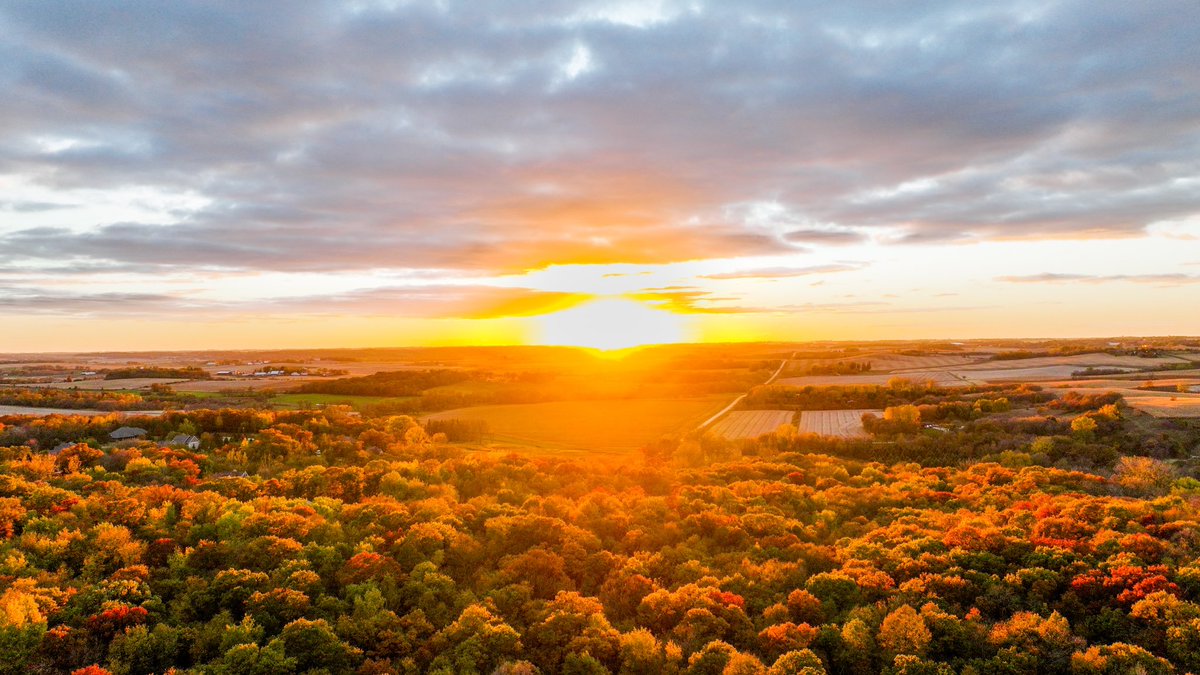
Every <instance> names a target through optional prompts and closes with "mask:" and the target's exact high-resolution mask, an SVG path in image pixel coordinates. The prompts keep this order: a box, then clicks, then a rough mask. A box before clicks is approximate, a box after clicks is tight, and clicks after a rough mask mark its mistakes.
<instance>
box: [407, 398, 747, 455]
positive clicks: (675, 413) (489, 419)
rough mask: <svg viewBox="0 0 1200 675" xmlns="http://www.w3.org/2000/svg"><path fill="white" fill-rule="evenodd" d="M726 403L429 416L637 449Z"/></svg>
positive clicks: (545, 406)
mask: <svg viewBox="0 0 1200 675" xmlns="http://www.w3.org/2000/svg"><path fill="white" fill-rule="evenodd" d="M725 403H726V398H725V397H722V396H710V397H704V398H694V399H641V400H617V401H554V402H550V403H519V404H510V405H485V406H473V407H469V408H458V409H455V410H446V411H443V412H439V413H434V414H432V415H429V416H427V417H425V418H424V419H426V420H446V419H460V420H478V421H482V422H485V423H487V425H488V434H489V436H491V437H492V438H493V439H494V440H497V441H509V442H520V443H526V444H533V445H534V446H540V447H546V446H550V447H555V448H563V449H568V450H595V451H601V452H605V451H606V452H615V451H629V450H636V449H638V448H640V447H642V446H643V445H645V444H646V443H648V442H651V441H655V440H658V439H659V438H661V437H662V436H663V435H664V434H672V433H677V432H682V431H685V430H688V429H690V428H692V427H694V426H696V425H697V424H699V423H700V422H702V421H703V420H704V419H705V418H707V417H708V416H709V415H712V414H713V413H715V412H716V411H717V410H720V408H721V407H722V406H723V405H724V404H725Z"/></svg>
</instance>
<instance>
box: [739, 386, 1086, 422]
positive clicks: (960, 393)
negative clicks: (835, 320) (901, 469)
mask: <svg viewBox="0 0 1200 675" xmlns="http://www.w3.org/2000/svg"><path fill="white" fill-rule="evenodd" d="M981 394H988V395H997V394H1002V395H1003V396H1004V397H1005V398H1006V399H1007V400H1009V401H1010V402H1013V403H1026V404H1042V403H1047V402H1050V401H1053V400H1055V397H1054V395H1053V394H1050V393H1047V392H1044V391H1042V390H1041V388H1040V387H1037V386H1030V385H1019V386H1015V387H1014V386H1011V385H1010V386H1005V385H980V386H974V387H955V388H945V387H938V386H936V385H932V384H929V383H920V382H912V381H909V380H901V379H899V378H895V379H894V380H893V382H892V383H890V384H889V385H888V386H881V385H849V386H836V387H827V386H821V387H814V386H808V387H787V386H779V385H764V386H761V387H755V388H754V389H753V390H751V391H750V393H749V394H748V395H747V396H746V398H745V400H744V401H743V402H742V407H745V408H750V409H754V408H764V407H771V408H793V409H797V410H854V409H858V408H887V407H890V406H898V405H905V404H909V403H911V404H915V405H921V406H924V405H938V404H946V403H953V402H960V401H965V402H969V403H970V404H971V405H973V404H974V402H975V401H976V400H978V399H979V398H980V395H981ZM1106 402H1109V401H1106ZM951 416H953V415H951Z"/></svg>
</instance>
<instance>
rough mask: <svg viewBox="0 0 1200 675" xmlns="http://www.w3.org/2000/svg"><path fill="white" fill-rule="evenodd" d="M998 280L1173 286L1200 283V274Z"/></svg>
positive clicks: (1006, 278) (1007, 278) (1010, 278)
mask: <svg viewBox="0 0 1200 675" xmlns="http://www.w3.org/2000/svg"><path fill="white" fill-rule="evenodd" d="M996 280H997V281H1006V282H1009V283H1015V284H1045V283H1087V284H1103V283H1110V282H1116V281H1126V282H1130V283H1135V284H1161V285H1166V286H1173V285H1179V284H1194V283H1200V275H1194V274H1179V273H1164V274H1061V273H1055V272H1044V273H1041V274H1028V275H1017V276H1002V277H997V278H996Z"/></svg>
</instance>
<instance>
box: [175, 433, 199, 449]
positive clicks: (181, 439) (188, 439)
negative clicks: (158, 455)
mask: <svg viewBox="0 0 1200 675" xmlns="http://www.w3.org/2000/svg"><path fill="white" fill-rule="evenodd" d="M167 445H168V446H171V447H177V448H187V449H188V450H199V449H200V439H199V438H198V437H196V436H192V435H189V434H176V435H174V436H172V437H171V438H170V439H169V440H168V441H167Z"/></svg>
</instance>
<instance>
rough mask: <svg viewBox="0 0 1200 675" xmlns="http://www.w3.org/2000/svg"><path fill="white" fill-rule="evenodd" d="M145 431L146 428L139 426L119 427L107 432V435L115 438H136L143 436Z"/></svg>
mask: <svg viewBox="0 0 1200 675" xmlns="http://www.w3.org/2000/svg"><path fill="white" fill-rule="evenodd" d="M146 433H147V432H146V430H145V429H142V428H140V427H121V428H119V429H117V430H116V431H114V432H112V433H111V434H109V436H111V437H112V438H114V439H116V440H121V439H122V438H138V437H141V436H145V435H146Z"/></svg>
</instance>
